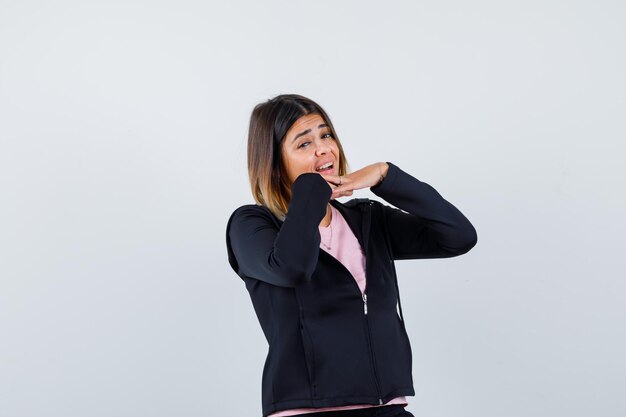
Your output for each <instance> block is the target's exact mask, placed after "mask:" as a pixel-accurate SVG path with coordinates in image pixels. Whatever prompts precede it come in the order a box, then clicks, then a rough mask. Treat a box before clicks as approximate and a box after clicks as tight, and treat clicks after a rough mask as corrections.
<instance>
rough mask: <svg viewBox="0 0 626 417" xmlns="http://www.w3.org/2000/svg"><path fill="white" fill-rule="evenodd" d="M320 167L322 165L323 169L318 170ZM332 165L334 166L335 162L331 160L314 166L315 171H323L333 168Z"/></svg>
mask: <svg viewBox="0 0 626 417" xmlns="http://www.w3.org/2000/svg"><path fill="white" fill-rule="evenodd" d="M321 167H324V169H323V170H320V168H321ZM334 167H335V163H334V162H333V161H326V162H323V163H321V164H319V165H318V166H317V167H315V171H317V172H324V171H328V170H330V169H333V168H334Z"/></svg>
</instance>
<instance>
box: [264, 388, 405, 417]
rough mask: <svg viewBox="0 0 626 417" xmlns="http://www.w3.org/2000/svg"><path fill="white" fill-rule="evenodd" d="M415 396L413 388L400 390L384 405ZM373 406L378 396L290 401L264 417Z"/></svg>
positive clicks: (270, 409)
mask: <svg viewBox="0 0 626 417" xmlns="http://www.w3.org/2000/svg"><path fill="white" fill-rule="evenodd" d="M414 395H415V390H414V389H413V388H411V387H406V388H399V389H397V390H394V391H392V392H391V393H389V394H387V395H385V397H384V398H383V404H386V403H387V402H389V401H391V400H392V399H393V398H396V397H403V396H405V397H410V396H414ZM357 404H371V405H380V402H379V398H378V397H376V396H366V397H332V398H319V399H311V398H302V399H297V400H288V401H280V402H275V403H272V404H271V405H269V406H268V407H267V408H265V409H264V410H263V417H267V416H269V415H270V414H272V413H275V412H277V411H282V410H289V409H292V408H321V407H339V406H343V405H357Z"/></svg>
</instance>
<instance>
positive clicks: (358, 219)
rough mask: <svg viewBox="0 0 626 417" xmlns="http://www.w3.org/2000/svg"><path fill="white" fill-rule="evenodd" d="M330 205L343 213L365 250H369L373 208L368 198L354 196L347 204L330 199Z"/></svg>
mask: <svg viewBox="0 0 626 417" xmlns="http://www.w3.org/2000/svg"><path fill="white" fill-rule="evenodd" d="M330 205H332V206H333V207H334V208H336V209H337V211H339V213H341V215H342V216H343V218H344V219H345V220H346V223H348V226H350V229H352V232H353V233H354V236H356V238H357V240H358V241H359V243H360V244H361V248H362V249H363V252H367V244H368V241H369V235H370V233H369V231H370V221H371V209H370V204H369V202H368V199H366V198H353V199H352V200H350V201H348V202H346V203H345V204H344V203H341V202H339V201H337V200H330Z"/></svg>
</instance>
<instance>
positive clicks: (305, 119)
mask: <svg viewBox="0 0 626 417" xmlns="http://www.w3.org/2000/svg"><path fill="white" fill-rule="evenodd" d="M324 123H326V121H325V120H324V119H323V118H322V116H320V115H319V114H306V115H304V116H302V117H300V118H299V119H298V120H296V121H295V122H293V124H292V125H291V127H290V128H289V130H288V131H287V137H292V136H295V135H297V134H298V133H300V132H302V131H303V130H306V129H311V130H313V131H314V130H317V127H318V126H319V125H321V124H324Z"/></svg>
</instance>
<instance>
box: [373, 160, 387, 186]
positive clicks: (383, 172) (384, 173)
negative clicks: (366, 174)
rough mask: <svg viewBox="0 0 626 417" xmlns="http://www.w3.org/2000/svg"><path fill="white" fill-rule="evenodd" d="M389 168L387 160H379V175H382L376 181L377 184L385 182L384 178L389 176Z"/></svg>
mask: <svg viewBox="0 0 626 417" xmlns="http://www.w3.org/2000/svg"><path fill="white" fill-rule="evenodd" d="M388 170H389V164H387V163H386V162H379V163H378V175H379V176H380V178H379V179H378V182H377V183H376V185H378V184H380V183H381V182H383V180H384V179H385V177H386V176H387V171H388Z"/></svg>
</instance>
